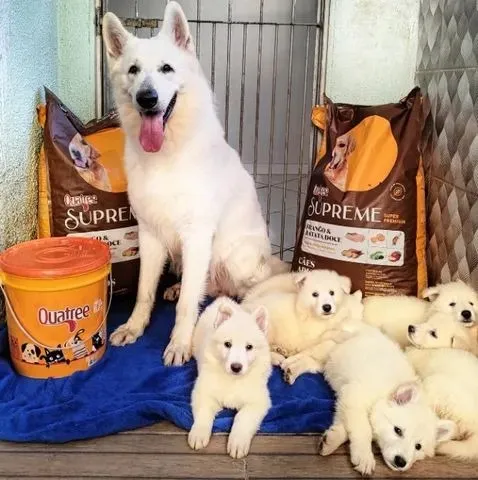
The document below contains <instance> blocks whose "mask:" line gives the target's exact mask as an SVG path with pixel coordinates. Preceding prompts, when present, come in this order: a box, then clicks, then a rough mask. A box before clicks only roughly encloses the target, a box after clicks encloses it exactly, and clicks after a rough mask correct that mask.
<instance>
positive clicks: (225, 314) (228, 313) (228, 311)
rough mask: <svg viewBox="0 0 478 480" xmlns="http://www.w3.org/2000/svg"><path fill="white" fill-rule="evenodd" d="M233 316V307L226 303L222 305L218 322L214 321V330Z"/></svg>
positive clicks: (217, 318) (219, 309)
mask: <svg viewBox="0 0 478 480" xmlns="http://www.w3.org/2000/svg"><path fill="white" fill-rule="evenodd" d="M232 314H233V310H232V307H231V306H230V305H228V304H227V303H226V302H224V303H221V304H220V305H219V306H218V309H217V315H216V320H214V328H218V327H219V326H220V325H222V324H223V323H224V322H225V321H226V320H228V319H229V318H231V317H232Z"/></svg>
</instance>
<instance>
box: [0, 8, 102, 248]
mask: <svg viewBox="0 0 478 480" xmlns="http://www.w3.org/2000/svg"><path fill="white" fill-rule="evenodd" d="M93 7H94V4H93V0H34V1H32V0H0V250H3V249H4V248H6V247H8V246H10V245H12V244H14V243H17V242H19V241H23V240H27V239H29V238H32V237H33V236H34V235H35V233H36V196H37V183H36V168H37V156H38V151H39V148H40V145H41V131H40V129H39V127H38V125H37V123H36V110H35V108H36V105H37V104H38V103H39V102H40V101H41V99H42V97H43V85H46V86H48V87H49V88H51V89H52V90H53V91H54V92H56V93H57V94H58V95H59V96H60V98H61V99H62V100H63V101H64V102H65V103H66V104H67V105H69V106H70V107H71V108H72V110H73V111H74V112H75V113H76V114H77V115H79V117H80V118H81V119H82V120H85V121H87V120H90V119H91V118H92V117H93V116H94V105H95V101H94V100H95V89H94V85H95V83H94V79H95V75H94V73H95V70H94V68H95V64H94V55H95V51H94V8H93Z"/></svg>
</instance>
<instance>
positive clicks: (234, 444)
mask: <svg viewBox="0 0 478 480" xmlns="http://www.w3.org/2000/svg"><path fill="white" fill-rule="evenodd" d="M251 441H252V438H251V437H250V436H249V435H246V434H244V433H241V432H234V431H232V432H231V434H230V435H229V439H228V441H227V453H228V454H229V455H230V456H231V457H232V458H243V457H245V456H246V455H247V454H248V453H249V448H250V447H251Z"/></svg>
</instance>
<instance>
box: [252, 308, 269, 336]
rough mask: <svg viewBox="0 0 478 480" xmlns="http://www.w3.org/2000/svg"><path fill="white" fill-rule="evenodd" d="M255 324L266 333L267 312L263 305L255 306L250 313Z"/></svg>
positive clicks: (267, 323)
mask: <svg viewBox="0 0 478 480" xmlns="http://www.w3.org/2000/svg"><path fill="white" fill-rule="evenodd" d="M252 316H253V317H254V319H255V321H256V323H257V326H258V327H259V328H260V329H261V330H262V331H263V332H264V333H267V327H268V326H269V312H268V311H267V308H266V307H264V306H262V305H261V306H259V307H257V308H256V309H255V310H254V312H253V313H252Z"/></svg>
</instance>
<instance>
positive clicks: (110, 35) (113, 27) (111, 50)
mask: <svg viewBox="0 0 478 480" xmlns="http://www.w3.org/2000/svg"><path fill="white" fill-rule="evenodd" d="M130 37H132V35H131V34H130V33H129V32H128V30H126V29H125V28H124V27H123V25H122V23H121V21H120V19H119V18H118V17H117V16H116V15H115V14H114V13H111V12H107V13H105V16H104V17H103V41H104V42H105V45H106V51H107V52H108V54H109V56H110V57H112V58H114V59H116V58H118V57H120V56H121V54H122V53H123V49H124V46H125V45H126V42H127V41H128V39H129V38H130Z"/></svg>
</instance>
